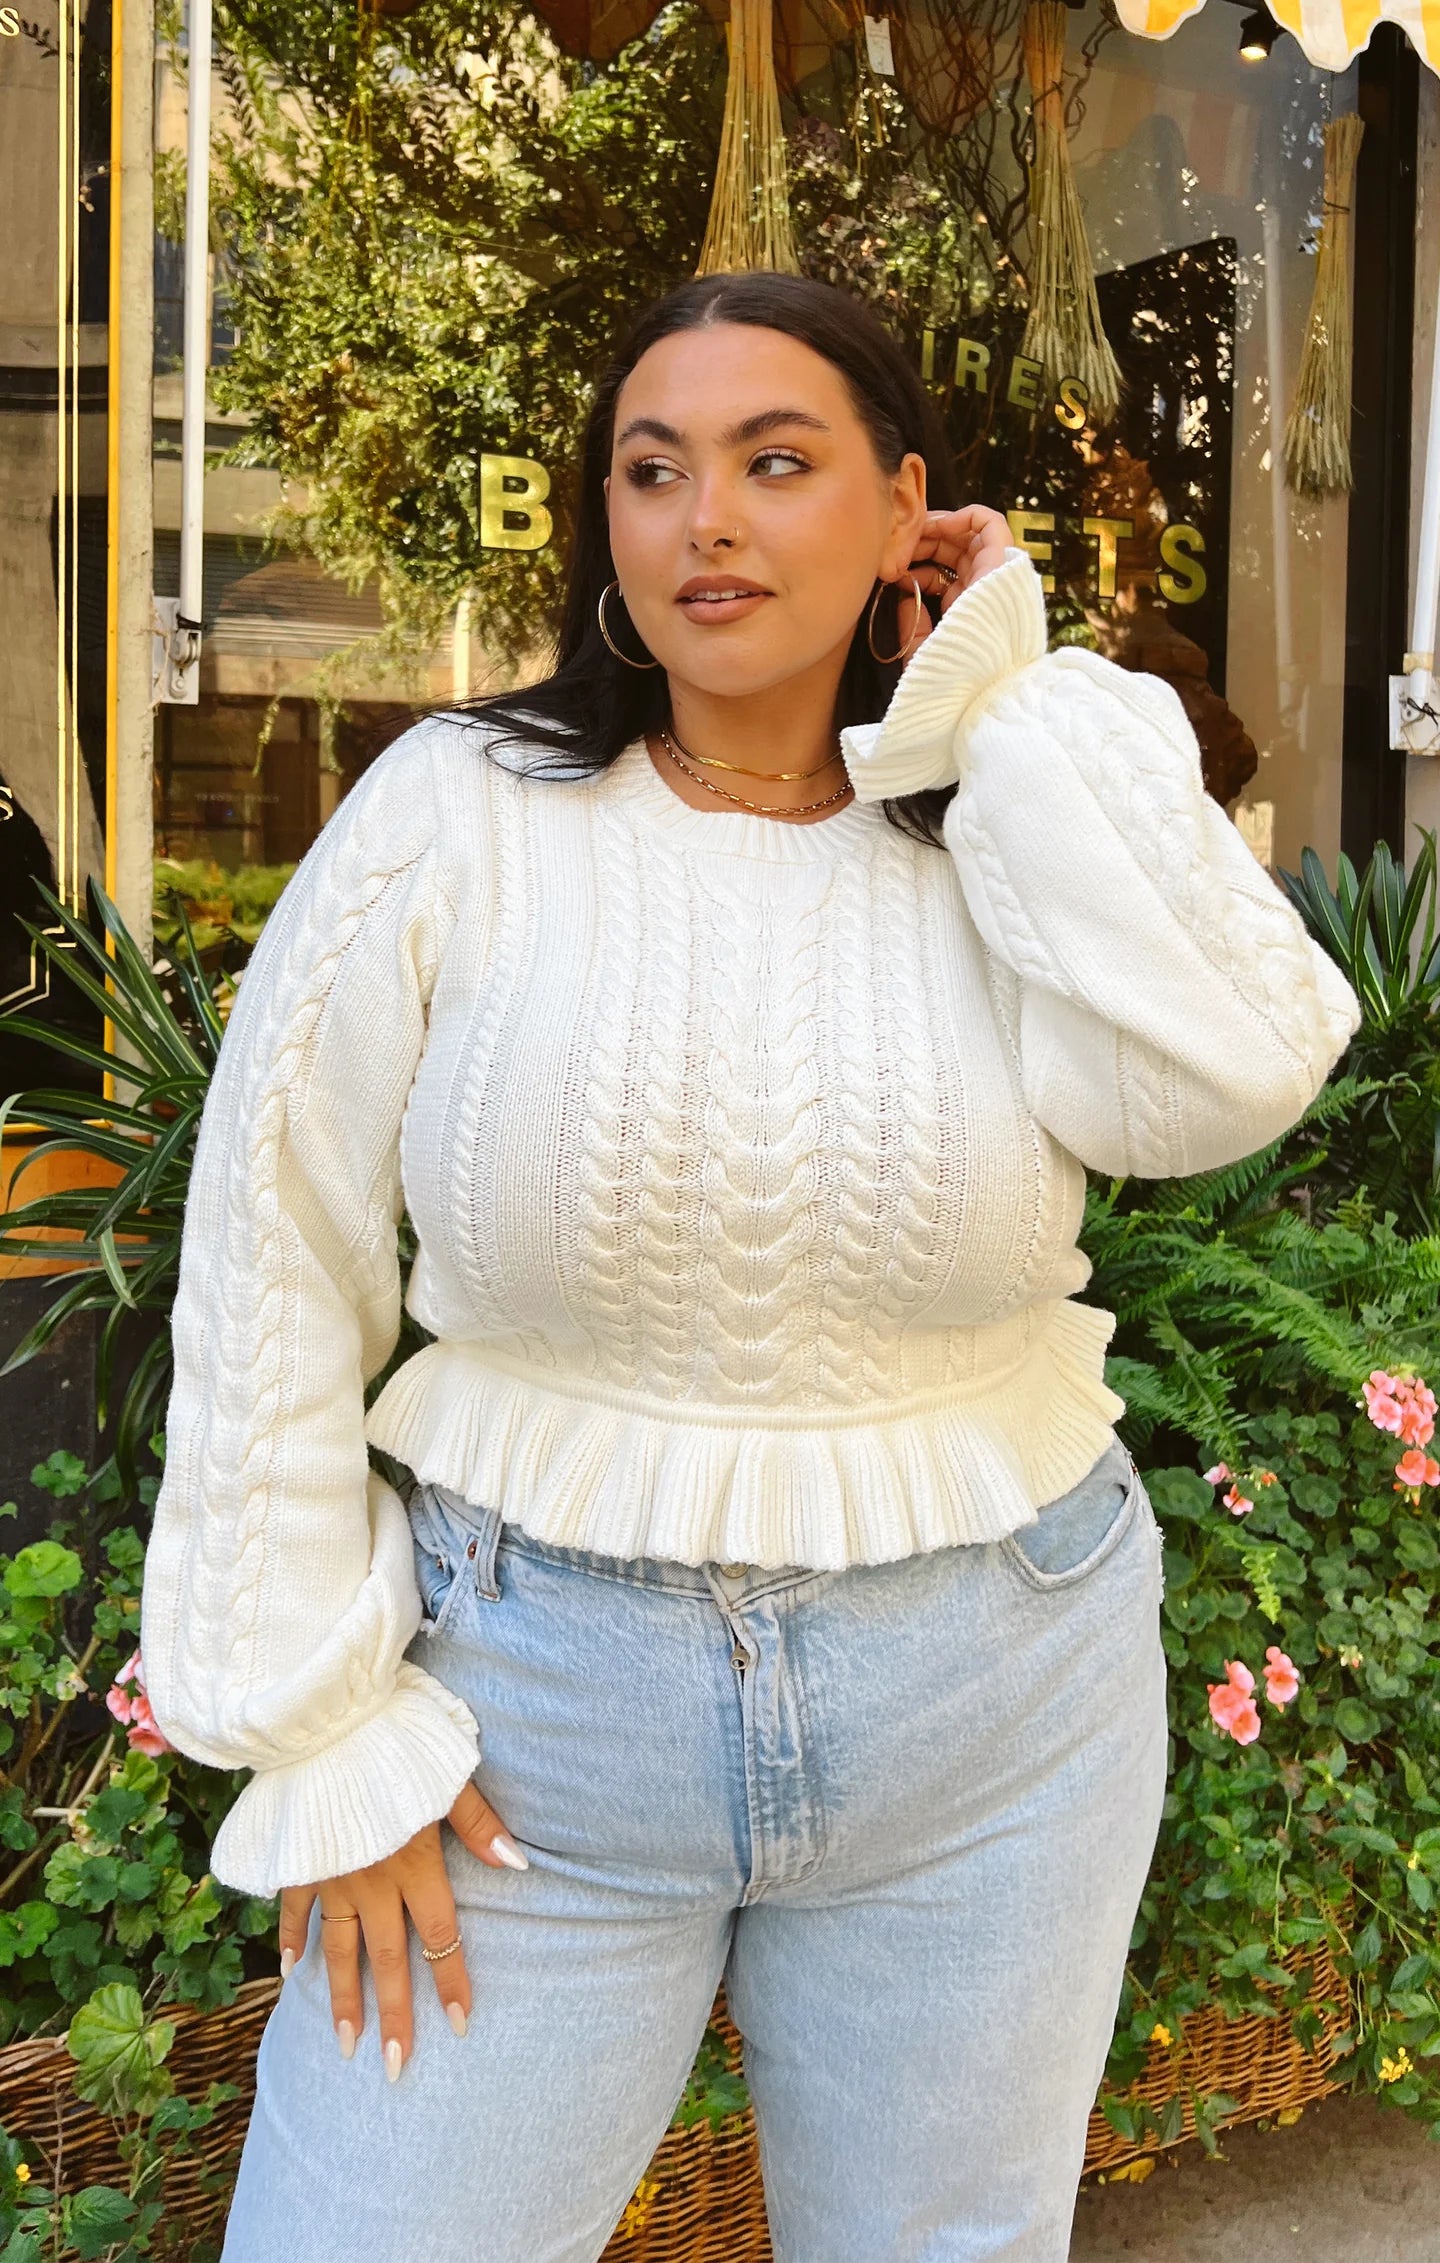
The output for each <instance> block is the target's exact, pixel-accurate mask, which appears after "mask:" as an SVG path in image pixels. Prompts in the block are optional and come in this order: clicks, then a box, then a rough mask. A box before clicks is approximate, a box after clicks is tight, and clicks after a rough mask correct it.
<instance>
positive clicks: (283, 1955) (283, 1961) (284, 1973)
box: [280, 1949, 295, 1980]
mask: <svg viewBox="0 0 1440 2263" xmlns="http://www.w3.org/2000/svg"><path fill="white" fill-rule="evenodd" d="M294 1970H295V1951H294V1950H293V1949H282V1950H281V1951H280V1978H281V1979H282V1980H288V1979H289V1978H290V1975H291V1973H292V1972H293V1971H294Z"/></svg>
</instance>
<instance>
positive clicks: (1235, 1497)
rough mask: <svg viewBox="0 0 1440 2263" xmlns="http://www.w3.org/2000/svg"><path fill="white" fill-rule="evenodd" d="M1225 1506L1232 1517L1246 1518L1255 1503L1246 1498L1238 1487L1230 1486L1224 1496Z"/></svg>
mask: <svg viewBox="0 0 1440 2263" xmlns="http://www.w3.org/2000/svg"><path fill="white" fill-rule="evenodd" d="M1225 1506H1226V1508H1227V1509H1228V1510H1229V1511H1230V1514H1231V1516H1232V1517H1248V1516H1249V1514H1250V1511H1251V1510H1252V1509H1253V1508H1254V1506H1255V1503H1254V1502H1253V1501H1251V1500H1248V1499H1247V1498H1246V1496H1245V1495H1244V1494H1243V1493H1242V1492H1241V1490H1240V1488H1239V1486H1238V1485H1232V1486H1231V1488H1230V1490H1229V1492H1228V1493H1227V1494H1226V1495H1225Z"/></svg>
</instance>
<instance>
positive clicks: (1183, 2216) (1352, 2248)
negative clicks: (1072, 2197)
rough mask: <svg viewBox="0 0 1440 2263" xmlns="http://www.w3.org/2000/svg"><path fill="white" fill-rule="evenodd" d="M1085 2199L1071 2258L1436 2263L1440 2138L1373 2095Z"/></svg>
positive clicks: (1337, 2103) (1166, 2160) (1230, 2140)
mask: <svg viewBox="0 0 1440 2263" xmlns="http://www.w3.org/2000/svg"><path fill="white" fill-rule="evenodd" d="M1220 2150H1221V2153H1222V2155H1223V2159H1220V2160H1215V2161H1209V2160H1207V2159H1206V2158H1205V2156H1204V2154H1203V2153H1202V2152H1201V2150H1200V2148H1199V2146H1198V2145H1186V2146H1182V2147H1181V2148H1180V2149H1179V2151H1178V2153H1176V2154H1173V2155H1171V2156H1169V2157H1166V2156H1163V2155H1162V2156H1161V2158H1160V2159H1159V2160H1158V2161H1157V2163H1156V2165H1155V2169H1154V2172H1153V2174H1152V2175H1151V2176H1150V2177H1149V2178H1148V2179H1147V2181H1146V2182H1145V2183H1144V2184H1141V2185H1133V2184H1107V2185H1091V2186H1089V2187H1087V2188H1086V2190H1084V2191H1083V2192H1082V2193H1081V2195H1080V2202H1079V2207H1078V2208H1077V2210H1076V2216H1075V2237H1074V2242H1073V2245H1072V2246H1071V2249H1070V2259H1071V2263H1286V2259H1287V2258H1289V2257H1294V2258H1296V2259H1297V2263H1298V2259H1299V2258H1302V2257H1303V2258H1304V2263H1440V2142H1437V2141H1436V2140H1434V2139H1433V2138H1431V2137H1429V2136H1427V2134H1426V2132H1425V2131H1424V2129H1423V2128H1421V2127H1420V2126H1419V2125H1418V2124H1417V2123H1415V2122H1412V2121H1410V2120H1408V2119H1407V2117H1406V2116H1405V2115H1404V2114H1402V2113H1399V2112H1397V2111H1395V2110H1393V2109H1388V2108H1385V2107H1381V2106H1377V2105H1376V2103H1375V2102H1374V2100H1373V2099H1370V2098H1349V2097H1335V2098H1327V2099H1324V2100H1323V2101H1322V2102H1321V2103H1320V2104H1319V2105H1317V2106H1310V2107H1308V2108H1307V2109H1306V2111H1305V2113H1304V2114H1303V2115H1302V2116H1301V2118H1300V2120H1299V2121H1298V2122H1296V2123H1294V2124H1293V2125H1292V2126H1291V2127H1290V2128H1289V2129H1269V2130H1261V2129H1259V2128H1248V2129H1237V2130H1234V2131H1232V2132H1231V2133H1230V2134H1229V2135H1228V2136H1222V2137H1221V2140H1220Z"/></svg>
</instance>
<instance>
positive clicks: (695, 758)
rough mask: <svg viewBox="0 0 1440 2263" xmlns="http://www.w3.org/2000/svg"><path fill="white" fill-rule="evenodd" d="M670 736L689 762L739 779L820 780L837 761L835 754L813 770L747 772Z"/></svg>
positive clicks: (715, 755)
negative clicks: (823, 772)
mask: <svg viewBox="0 0 1440 2263" xmlns="http://www.w3.org/2000/svg"><path fill="white" fill-rule="evenodd" d="M670 736H671V738H672V739H673V740H674V741H675V744H676V746H677V747H678V748H679V749H680V752H681V753H682V754H683V755H684V757H685V759H686V761H687V762H703V763H704V765H705V768H706V769H707V770H729V771H731V772H732V773H733V774H734V776H735V777H737V778H784V779H786V780H789V779H792V778H793V779H799V778H818V777H819V775H820V773H821V771H822V770H829V769H830V768H831V767H832V765H833V764H834V762H835V759H836V758H835V756H834V755H833V754H827V755H826V757H825V760H824V761H823V762H817V763H816V765H815V767H814V769H813V770H747V769H746V768H745V765H744V764H743V763H742V762H722V761H721V760H720V757H719V755H718V754H697V753H696V752H695V749H694V748H693V747H689V746H687V745H686V744H685V741H684V740H683V739H682V738H681V737H680V736H679V734H678V733H677V732H675V731H672V732H671V733H670Z"/></svg>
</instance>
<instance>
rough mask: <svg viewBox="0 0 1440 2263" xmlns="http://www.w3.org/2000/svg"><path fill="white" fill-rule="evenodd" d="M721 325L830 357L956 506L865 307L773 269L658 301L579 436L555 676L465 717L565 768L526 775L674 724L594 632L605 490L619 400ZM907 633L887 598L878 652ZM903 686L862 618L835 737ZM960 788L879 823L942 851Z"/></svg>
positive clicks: (902, 372)
mask: <svg viewBox="0 0 1440 2263" xmlns="http://www.w3.org/2000/svg"><path fill="white" fill-rule="evenodd" d="M716 322H748V323H752V324H754V326H755V327H756V328H757V329H762V330H779V331H781V332H783V334H784V335H785V336H786V337H788V338H797V339H798V340H799V341H800V343H801V344H802V345H805V346H809V347H810V348H811V349H812V351H814V352H815V353H817V354H821V355H823V357H824V359H825V360H826V361H828V362H829V363H831V365H832V366H833V367H834V368H835V369H837V370H838V371H839V372H840V375H841V376H842V377H843V378H844V380H845V383H846V385H847V387H848V389H849V393H850V397H851V399H852V401H853V402H854V404H855V409H856V413H857V414H858V415H859V417H860V418H861V421H862V422H863V423H864V425H865V427H866V430H867V431H868V432H869V435H870V438H871V442H872V444H873V446H874V449H875V454H876V458H877V460H878V461H879V463H880V465H881V468H882V469H883V470H885V471H887V472H894V471H898V470H899V468H900V460H901V458H902V457H903V456H904V455H906V454H907V453H908V452H909V451H910V450H912V449H913V450H914V451H915V452H916V453H917V454H918V455H921V456H923V457H924V459H925V472H926V488H927V496H928V500H929V502H930V504H931V506H932V508H938V509H941V510H943V509H946V508H948V507H950V506H952V505H953V503H954V499H955V498H954V478H955V474H954V467H953V465H952V463H951V459H950V452H949V449H948V448H947V446H946V442H945V436H944V433H943V431H942V429H941V425H940V419H939V417H938V416H937V415H936V412H935V408H934V405H933V403H932V402H931V400H930V396H929V394H928V393H927V392H926V390H925V387H924V385H923V384H922V383H921V381H920V378H919V376H918V374H917V373H916V371H915V370H914V369H912V367H911V365H910V363H909V362H908V361H907V360H906V358H905V355H904V354H903V353H902V352H901V350H900V348H899V346H898V345H897V344H896V342H895V340H894V339H893V338H892V337H891V335H890V333H889V331H888V330H886V329H885V328H884V326H883V324H882V323H881V322H880V321H879V320H878V319H877V318H876V316H875V315H874V314H872V313H871V311H870V309H869V308H868V307H867V306H866V305H865V304H864V303H863V301H861V300H859V299H854V298H851V297H850V296H849V294H848V293H847V292H844V291H840V290H837V289H836V288H835V287H834V286H833V285H832V284H829V283H817V282H812V281H811V280H810V279H809V277H808V276H802V275H781V274H778V273H772V272H769V271H768V270H767V271H763V272H760V273H751V274H742V275H708V276H704V277H702V278H699V279H696V280H693V281H691V282H688V283H682V284H681V285H680V286H679V288H678V289H676V290H673V291H671V292H669V293H668V294H667V295H666V297H664V298H663V299H658V300H656V302H655V303H654V305H652V306H649V307H647V308H646V309H645V310H644V312H643V313H642V314H641V315H640V316H639V318H638V319H637V321H636V322H635V324H634V327H633V328H632V329H631V331H630V334H629V336H628V337H627V338H626V340H625V342H624V344H623V345H622V346H621V348H620V350H619V352H618V353H617V354H616V356H615V359H614V361H612V363H611V364H610V367H609V368H608V369H607V370H606V371H605V373H604V375H603V376H602V378H601V379H600V382H599V384H598V386H597V388H596V392H595V400H594V403H593V405H592V407H591V410H590V415H589V419H588V421H587V423H586V426H585V438H584V443H583V448H582V452H581V463H580V489H579V495H578V498H577V501H576V507H575V518H574V532H573V536H572V540H571V545H570V555H569V559H568V570H567V575H566V591H565V609H564V614H563V616H562V620H561V626H560V637H559V644H558V648H557V653H556V664H555V667H554V670H553V671H552V673H551V674H550V675H548V676H546V677H544V678H543V679H542V681H540V682H539V683H535V684H528V685H526V686H525V687H524V688H523V689H521V690H519V691H512V692H496V693H490V694H488V695H485V696H482V697H481V698H479V699H476V700H472V701H469V702H467V703H464V704H463V705H462V708H461V712H463V713H466V714H470V715H474V716H476V717H478V718H480V719H482V720H483V721H484V722H485V723H487V724H488V725H490V726H491V732H492V735H491V738H490V741H489V744H490V745H491V746H492V747H494V746H501V745H505V744H515V743H522V742H523V744H524V745H525V746H526V747H538V748H541V749H545V750H549V751H551V752H553V753H554V754H556V755H559V756H562V757H563V762H562V763H561V764H559V765H555V764H545V763H542V764H540V765H538V766H537V765H529V766H527V767H528V768H530V769H535V768H538V769H539V770H540V772H541V773H542V774H549V775H552V776H553V775H555V774H556V772H557V768H558V770H559V772H560V773H561V774H563V775H565V776H568V777H572V778H573V777H576V776H586V775H590V774H592V773H594V772H595V771H597V770H603V769H604V768H605V766H606V765H607V764H608V763H611V762H613V761H614V760H615V757H616V756H617V755H618V754H619V753H620V752H621V750H622V748H624V747H626V746H628V745H629V744H630V743H631V741H632V740H633V739H636V738H638V737H639V736H640V735H641V733H642V732H644V731H649V730H655V729H657V728H658V727H659V726H660V725H662V724H663V723H665V722H666V720H667V719H668V702H667V698H666V680H665V675H664V671H663V670H661V669H653V670H649V671H646V670H642V669H638V668H629V667H627V666H626V665H625V664H624V662H623V661H620V660H617V659H616V658H615V656H614V654H613V653H612V652H611V651H610V650H609V648H608V647H607V645H606V643H605V640H604V638H603V637H602V636H601V634H600V628H599V622H598V620H597V609H598V607H599V603H600V593H601V591H602V590H603V589H604V588H605V587H606V585H607V584H608V583H609V582H611V581H613V580H614V579H615V566H614V561H613V560H612V558H611V556H610V532H609V524H608V520H607V515H606V509H605V484H604V483H605V477H606V474H607V473H608V471H609V469H610V454H611V446H612V442H613V437H614V430H615V403H616V399H617V397H618V395H619V392H620V388H621V386H622V385H623V384H624V382H625V380H626V378H627V377H628V376H629V374H630V372H631V370H632V369H634V367H635V365H636V363H637V362H638V361H639V360H640V357H641V355H642V354H645V353H647V352H648V351H649V349H650V347H651V346H653V345H656V344H658V342H659V340H660V339H662V338H669V337H673V336H674V334H675V333H676V332H677V331H680V330H696V329H700V328H702V327H704V326H706V325H707V324H710V323H716ZM608 615H609V618H608V619H607V626H609V627H610V632H611V634H612V636H614V637H615V638H616V641H617V642H619V643H623V642H624V639H625V637H626V635H627V634H628V635H629V636H630V637H631V639H632V641H633V640H634V632H633V630H632V629H630V628H629V624H628V622H627V619H626V616H625V612H624V608H623V606H622V605H621V604H620V603H619V602H618V597H612V599H611V601H610V605H609V607H608ZM900 635H901V632H900V630H899V627H898V620H897V607H896V604H895V602H894V601H893V600H890V599H888V598H887V599H885V600H882V602H881V604H880V606H879V608H878V612H877V620H876V641H877V642H878V643H880V645H881V647H882V649H886V648H887V647H889V648H893V647H895V646H898V644H899V642H900ZM899 679H900V667H899V663H898V662H893V663H889V664H887V663H885V662H882V661H877V660H876V659H875V658H874V657H873V656H872V654H871V652H870V648H869V644H868V641H867V638H866V623H865V618H864V616H863V615H862V617H861V619H860V620H859V621H858V622H857V623H856V627H855V634H854V636H853V638H852V640H851V644H850V652H849V655H848V657H847V659H846V662H845V669H844V673H843V674H842V676H841V678H840V688H839V694H838V698H837V701H836V715H835V724H836V728H837V729H840V728H842V727H843V726H844V725H846V724H850V723H874V722H878V721H879V719H880V717H881V716H882V715H883V714H884V712H885V708H886V705H887V704H888V701H889V699H890V695H891V693H892V691H893V690H894V688H895V685H896V684H897V683H898V682H899ZM496 726H498V729H497V728H496ZM952 791H953V789H949V788H947V789H944V790H941V791H938V792H933V793H923V794H908V795H906V796H905V797H904V798H903V799H896V800H894V801H887V802H886V803H885V804H884V805H883V806H884V809H885V814H886V816H887V817H889V818H890V819H891V821H892V822H893V823H895V824H897V825H899V826H900V828H901V829H902V831H905V832H908V833H911V834H914V835H916V836H918V837H919V838H921V839H923V840H927V841H935V840H938V839H939V838H940V834H939V822H940V817H941V815H942V813H943V811H944V807H945V804H946V803H947V802H948V801H949V799H950V794H951V792H952Z"/></svg>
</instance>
